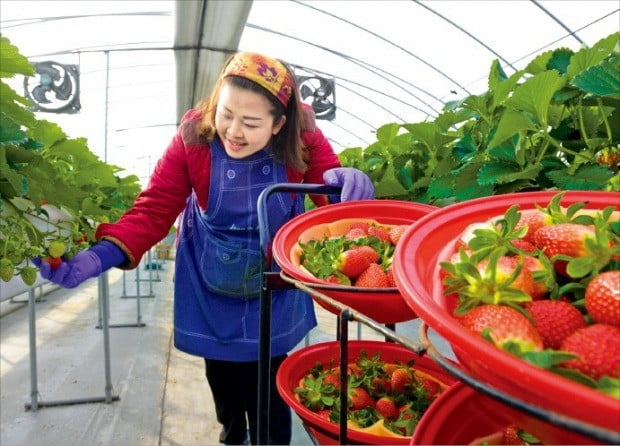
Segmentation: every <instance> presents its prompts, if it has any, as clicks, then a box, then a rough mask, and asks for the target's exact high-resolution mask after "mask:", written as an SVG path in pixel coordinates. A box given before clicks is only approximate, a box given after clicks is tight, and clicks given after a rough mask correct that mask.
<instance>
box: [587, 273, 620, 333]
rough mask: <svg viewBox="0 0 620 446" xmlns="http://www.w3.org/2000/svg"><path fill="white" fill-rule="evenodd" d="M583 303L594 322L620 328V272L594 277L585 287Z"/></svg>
mask: <svg viewBox="0 0 620 446" xmlns="http://www.w3.org/2000/svg"><path fill="white" fill-rule="evenodd" d="M585 301H586V310H587V311H588V314H589V315H590V317H592V319H594V321H595V322H598V323H601V324H608V325H614V326H616V327H620V270H614V271H607V272H604V273H600V274H598V275H597V276H596V277H594V279H592V280H591V281H590V283H588V286H587V287H586V294H585Z"/></svg>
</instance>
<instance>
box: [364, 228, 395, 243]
mask: <svg viewBox="0 0 620 446" xmlns="http://www.w3.org/2000/svg"><path fill="white" fill-rule="evenodd" d="M368 235H370V236H373V237H377V238H378V239H380V240H383V241H384V242H388V243H391V241H390V233H389V232H388V231H387V230H386V229H385V228H382V227H380V226H369V227H368Z"/></svg>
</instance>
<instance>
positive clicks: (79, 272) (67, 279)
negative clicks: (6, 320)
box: [32, 240, 127, 288]
mask: <svg viewBox="0 0 620 446" xmlns="http://www.w3.org/2000/svg"><path fill="white" fill-rule="evenodd" d="M126 261H127V257H126V256H125V253H124V252H123V251H122V250H121V249H120V248H119V247H117V246H116V245H115V244H114V243H112V242H108V241H106V240H104V241H102V242H99V243H97V244H96V245H94V246H92V247H91V248H90V249H87V250H86V251H81V252H79V253H77V254H76V255H75V257H73V258H72V259H71V260H67V261H63V262H62V263H61V264H60V266H58V268H56V269H55V270H52V267H51V266H50V264H49V263H48V262H43V261H42V260H41V258H39V257H37V258H35V259H32V262H33V263H34V264H35V265H37V266H38V267H39V272H40V274H41V277H43V278H44V279H47V280H49V281H50V282H52V283H55V284H57V285H60V286H62V287H64V288H75V287H77V286H78V285H80V284H81V283H82V282H84V281H85V280H86V279H90V278H91V277H97V276H98V275H99V274H101V273H102V272H104V271H107V270H108V269H110V268H112V267H113V266H117V265H120V264H122V263H125V262H126Z"/></svg>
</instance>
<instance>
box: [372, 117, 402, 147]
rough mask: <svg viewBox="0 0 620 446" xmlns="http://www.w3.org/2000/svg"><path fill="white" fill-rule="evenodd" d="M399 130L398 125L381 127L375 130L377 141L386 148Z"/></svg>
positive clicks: (392, 124)
mask: <svg viewBox="0 0 620 446" xmlns="http://www.w3.org/2000/svg"><path fill="white" fill-rule="evenodd" d="M399 130H400V124H397V123H391V124H385V125H382V126H381V127H379V128H378V129H377V141H379V142H380V143H382V144H383V145H384V146H385V147H388V146H389V145H390V144H391V143H392V140H393V139H394V138H396V135H398V131H399Z"/></svg>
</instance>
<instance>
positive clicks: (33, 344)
mask: <svg viewBox="0 0 620 446" xmlns="http://www.w3.org/2000/svg"><path fill="white" fill-rule="evenodd" d="M34 305H35V299H34V290H33V289H31V290H30V291H28V319H29V336H28V338H29V342H30V407H31V408H32V410H33V411H36V410H38V409H39V400H38V398H39V390H38V389H37V332H36V325H35V324H36V319H35V315H34Z"/></svg>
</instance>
